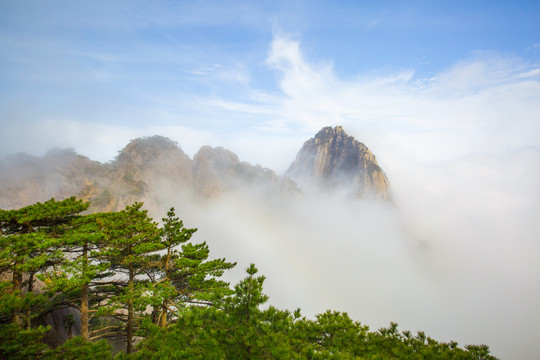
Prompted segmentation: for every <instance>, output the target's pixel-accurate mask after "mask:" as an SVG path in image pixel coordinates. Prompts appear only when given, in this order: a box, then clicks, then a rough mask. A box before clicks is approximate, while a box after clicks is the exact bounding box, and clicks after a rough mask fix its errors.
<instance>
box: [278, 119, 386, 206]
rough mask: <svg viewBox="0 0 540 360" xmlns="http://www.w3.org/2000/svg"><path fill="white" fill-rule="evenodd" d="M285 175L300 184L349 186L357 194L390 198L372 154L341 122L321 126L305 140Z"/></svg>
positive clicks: (325, 186)
mask: <svg viewBox="0 0 540 360" xmlns="http://www.w3.org/2000/svg"><path fill="white" fill-rule="evenodd" d="M285 175H286V176H289V177H290V178H291V179H293V180H295V181H298V182H299V183H300V184H302V183H304V184H305V183H312V184H315V185H317V186H318V187H320V188H323V189H336V188H351V189H352V191H353V192H354V194H355V195H356V196H358V197H362V198H366V197H376V198H381V199H390V188H389V183H388V179H387V178H386V175H385V174H384V172H383V170H382V169H381V168H380V167H379V165H378V164H377V160H376V158H375V155H373V154H372V153H371V151H369V149H368V148H367V147H366V146H365V145H364V144H362V143H361V142H359V141H358V140H356V139H355V138H354V137H352V136H349V135H347V133H345V131H344V130H343V128H342V127H341V126H336V127H335V128H332V127H325V128H323V129H322V130H320V131H319V132H318V133H317V134H316V135H315V137H314V138H312V139H309V140H308V141H306V142H305V143H304V146H302V148H301V149H300V151H299V152H298V154H297V156H296V160H295V161H294V162H293V163H292V164H291V166H290V167H289V169H288V170H287V172H286V173H285Z"/></svg>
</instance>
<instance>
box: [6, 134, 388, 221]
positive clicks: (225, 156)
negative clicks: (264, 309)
mask: <svg viewBox="0 0 540 360" xmlns="http://www.w3.org/2000/svg"><path fill="white" fill-rule="evenodd" d="M329 129H332V128H330V127H327V128H323V129H322V130H321V131H320V132H319V133H318V135H316V136H315V138H314V139H319V140H320V141H319V143H320V144H323V145H324V144H326V143H327V142H328V141H327V140H328V139H325V138H322V137H321V136H319V134H321V132H323V133H327V132H329V131H330V130H329ZM336 129H339V139H341V140H340V141H341V142H342V140H345V143H343V144H345V145H346V146H345V145H344V146H342V145H343V144H341V145H340V141H333V142H332V141H330V144H333V145H334V148H332V146H330V145H326V148H328V149H332V151H330V153H328V151H327V153H326V155H327V156H328V158H321V157H320V156H319V160H318V161H319V162H320V163H321V164H323V163H325V162H328V163H332V162H335V159H339V158H343V156H345V158H348V157H351V156H352V157H354V154H355V153H354V151H352V152H351V151H349V150H351V149H353V148H354V146H352V145H351V144H353V145H354V144H356V143H354V142H352V143H351V144H349V142H351V141H350V139H349V138H352V137H349V136H348V135H347V134H346V133H345V132H344V130H343V128H341V127H336V128H334V130H332V131H334V132H335V130H336ZM352 139H354V138H352ZM312 140H313V139H310V140H308V141H307V142H306V143H305V144H304V147H305V146H306V144H308V143H309V142H310V141H312ZM354 141H356V140H354ZM320 144H319V145H320ZM362 145H363V144H362ZM351 146H352V147H351ZM363 146H364V147H365V145H363ZM304 147H302V149H301V150H300V152H299V153H298V155H297V158H296V160H295V161H294V162H293V164H291V167H293V165H294V164H296V165H298V161H299V159H301V158H302V156H301V154H302V151H303V149H304ZM347 149H348V150H347ZM344 150H345V155H343V151H344ZM366 150H367V147H365V150H364V151H363V153H362V154H364V157H366V156H367V155H366V154H368V155H369V154H371V152H369V150H367V151H366ZM347 151H348V152H347ZM304 152H305V151H304ZM367 157H368V158H369V159H368V160H369V161H368V162H366V163H365V164H368V165H366V166H371V167H376V169H375V170H377V171H379V170H380V171H379V173H378V174H379V175H378V176H382V178H383V180H384V181H386V182H387V179H386V176H385V175H384V172H382V170H381V169H380V168H379V167H378V165H377V164H376V160H375V158H374V156H373V154H371V155H369V156H367ZM371 157H372V158H371ZM357 163H358V161H356V160H354V159H352V161H348V162H343V164H341V165H342V166H344V167H346V166H347V164H348V165H351V166H356V165H355V164H357ZM365 164H364V165H365ZM307 166H309V164H308V165H307ZM364 167H365V166H364ZM290 169H291V168H289V170H290ZM321 169H323V170H324V167H321ZM0 170H1V171H0V207H1V208H17V207H21V206H25V205H28V204H31V203H34V202H36V201H45V200H47V199H49V198H51V197H55V198H65V197H68V196H72V195H76V196H78V197H80V198H82V199H84V200H87V201H90V203H91V206H92V210H93V211H114V210H119V209H121V208H123V207H125V206H126V205H127V204H130V203H132V202H134V201H145V202H148V201H150V202H154V203H155V202H158V203H159V202H160V201H161V200H159V199H158V198H159V196H156V194H157V192H158V191H160V190H162V189H166V191H168V192H170V193H171V194H181V195H183V196H186V197H187V198H189V199H190V201H195V202H200V201H203V202H204V201H208V200H211V199H215V198H219V197H220V196H221V195H222V194H224V193H226V192H231V191H239V190H245V189H256V190H257V191H259V192H260V190H262V193H264V194H267V195H270V196H272V197H274V198H283V199H288V198H291V197H302V196H303V192H302V190H301V189H300V188H299V187H298V185H297V183H296V182H295V181H293V179H292V177H290V176H289V175H288V174H287V173H286V174H284V175H278V174H276V173H275V172H274V171H273V170H271V169H268V168H264V167H262V166H260V165H252V164H249V163H247V162H243V161H241V160H240V159H239V157H238V155H237V154H235V153H233V152H231V151H229V150H227V149H224V148H222V147H211V146H208V145H205V146H202V147H201V148H200V150H199V151H198V152H197V153H196V154H195V155H194V156H193V158H190V157H189V156H188V155H187V154H185V153H184V151H183V150H182V148H181V147H180V146H179V144H178V143H177V142H175V141H173V140H171V139H169V138H166V137H164V136H160V135H154V136H150V137H143V138H137V139H135V140H132V141H130V142H129V143H128V144H127V145H126V146H125V147H124V148H123V149H122V150H121V151H119V154H118V155H117V156H116V158H115V159H114V160H113V161H110V162H107V163H99V162H97V161H94V160H91V159H90V158H88V157H86V156H83V155H80V154H77V153H76V152H75V150H73V149H54V150H51V151H49V152H47V153H46V154H45V155H44V156H43V157H41V158H40V157H34V156H31V155H27V154H15V155H12V156H8V157H7V158H5V159H3V160H0ZM323 170H321V171H323ZM349 170H350V169H349ZM350 171H352V172H353V173H355V174H357V175H358V174H360V173H359V172H358V171H356V170H354V169H352V170H350ZM355 171H356V172H355ZM323 172H324V171H323ZM343 173H347V172H346V171H345V172H343ZM335 174H336V172H335V171H329V172H328V174H323V175H328V176H326V179H327V180H331V181H330V182H333V185H334V188H335V187H338V186H339V185H340V184H341V183H340V181H339V180H338V179H337V178H336V177H335V176H334V175H335ZM369 174H371V175H373V174H377V172H376V171H375V172H373V171H372V172H370V173H369ZM381 174H382V175H381ZM315 175H316V176H314V177H313V179H314V180H316V181H319V180H320V178H321V176H319V175H321V174H315ZM371 175H370V176H371ZM332 176H333V177H332ZM358 176H360V175H358ZM372 177H373V176H372ZM304 180H305V179H304ZM363 181H364V180H363ZM365 182H366V183H367V184H374V183H376V182H374V181H372V179H371V180H370V179H368V180H365ZM386 182H384V184H386ZM341 185H342V184H341ZM370 189H371V190H373V189H375V190H377V188H373V189H372V188H370ZM163 191H165V190H163ZM385 191H386V192H388V190H387V188H386V187H385V188H384V189H383V190H382V191H380V192H381V193H382V194H386V193H384V192H385ZM366 194H367V192H366ZM357 195H359V196H358V197H362V195H365V194H364V193H358V194H357ZM161 197H163V196H161ZM166 197H167V196H165V198H166ZM379 197H380V198H383V199H385V198H388V196H386V195H384V196H379Z"/></svg>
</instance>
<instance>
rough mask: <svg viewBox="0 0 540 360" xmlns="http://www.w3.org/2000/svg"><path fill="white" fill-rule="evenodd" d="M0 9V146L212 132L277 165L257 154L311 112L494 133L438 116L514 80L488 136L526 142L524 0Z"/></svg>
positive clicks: (100, 143) (377, 138) (359, 122)
mask: <svg viewBox="0 0 540 360" xmlns="http://www.w3.org/2000/svg"><path fill="white" fill-rule="evenodd" d="M0 10H1V11H0V94H1V99H0V105H1V106H0V108H1V109H0V119H1V127H2V130H3V131H2V135H0V137H1V139H0V140H2V141H1V144H2V145H0V155H1V156H5V155H6V154H8V153H13V152H18V151H27V152H30V153H34V154H36V155H37V154H42V153H43V152H45V151H46V150H47V149H48V148H51V147H64V146H71V147H74V148H75V149H77V150H78V151H79V152H82V153H83V154H85V155H88V156H90V157H92V158H94V159H97V160H100V161H108V160H111V159H112V158H113V157H114V156H115V154H116V151H118V150H119V149H120V148H121V147H122V146H123V145H124V144H125V143H126V142H127V141H129V139H132V138H134V137H138V136H145V135H152V134H153V133H159V132H161V133H162V134H164V135H169V136H170V137H171V138H173V139H174V140H176V141H178V142H179V144H180V145H181V146H182V147H183V148H184V149H185V151H186V152H188V153H189V154H191V155H192V154H193V153H194V152H196V151H197V149H198V147H199V146H200V145H203V144H205V143H210V144H211V145H214V146H217V145H223V146H226V147H228V148H231V150H233V151H236V152H238V153H239V155H240V156H241V158H245V159H246V160H248V161H250V162H256V163H261V164H262V165H264V166H268V167H274V168H277V170H278V171H283V170H284V168H285V167H286V165H287V164H286V163H285V161H284V160H281V161H282V162H279V161H278V160H273V159H272V157H271V155H272V154H271V152H273V153H277V155H278V156H275V158H279V159H284V158H286V157H289V158H292V157H293V156H294V153H295V151H296V149H297V148H298V147H299V146H300V145H301V143H302V141H304V140H305V139H307V138H309V137H310V136H312V135H313V133H314V132H316V131H317V130H318V129H319V128H320V127H322V126H324V125H336V124H343V125H344V126H345V128H346V129H348V130H349V132H351V133H352V134H353V135H356V136H357V137H359V138H360V140H362V141H364V142H366V143H367V144H368V146H369V145H370V143H372V144H373V145H372V146H375V147H376V148H380V151H381V152H384V151H386V148H385V147H384V144H388V143H392V144H398V143H400V141H397V140H395V139H396V138H397V137H399V138H401V139H403V140H402V142H403V143H404V144H399V146H405V147H407V145H406V144H405V143H406V142H414V141H417V140H418V139H417V138H418V137H421V134H424V133H425V132H426V131H430V132H433V131H437V132H438V133H441V134H442V133H444V132H448V131H454V132H455V131H465V132H466V133H465V134H459V135H460V136H461V135H464V136H472V137H474V136H476V134H471V132H470V131H471V128H475V129H476V130H478V128H479V127H481V126H487V128H488V129H487V131H488V132H497V131H499V130H500V131H502V132H507V129H504V127H505V126H506V125H504V124H502V125H501V124H498V123H494V124H493V127H490V126H489V125H486V124H485V120H484V119H480V116H477V117H476V118H475V119H470V120H469V122H470V124H471V125H469V126H467V125H455V126H454V125H449V122H451V120H450V119H447V120H444V119H442V118H445V117H446V115H447V114H445V113H447V112H448V109H454V108H456V107H457V108H460V105H459V104H456V102H457V103H459V102H460V101H461V103H462V104H463V103H470V102H471V101H474V102H476V103H475V104H474V105H469V107H468V108H466V109H463V110H462V111H463V112H468V113H469V114H471V113H472V112H478V110H477V108H481V107H482V106H485V104H486V102H487V101H488V100H487V99H484V100H483V101H484V102H482V100H479V99H478V97H481V95H482V94H483V95H484V96H488V97H489V96H490V95H486V94H487V93H489V92H490V91H492V92H495V93H496V92H499V93H500V92H505V91H511V92H514V89H512V90H510V88H509V86H515V85H518V86H520V87H521V88H523V87H525V86H527V84H528V85H529V87H531V86H532V87H533V89H532V91H533V93H530V94H529V95H528V96H529V97H530V98H529V99H523V97H519V98H518V99H516V100H515V101H517V102H521V101H525V102H526V104H525V106H526V107H528V109H527V111H528V113H527V114H519V117H520V119H521V120H520V121H521V122H520V123H519V124H518V125H517V126H518V127H519V131H520V133H519V134H517V135H515V136H516V138H514V139H512V140H508V141H506V143H507V144H506V145H505V146H506V147H505V148H501V149H500V150H508V149H514V148H517V147H520V146H534V145H536V144H537V143H538V137H536V136H531V130H532V131H536V130H538V127H537V126H536V125H535V124H531V123H530V122H533V120H532V118H537V117H538V106H535V105H534V97H535V96H538V81H539V76H538V75H539V74H538V69H539V68H540V65H539V64H540V35H539V34H540V25H539V24H538V23H539V22H538V21H536V20H537V19H538V17H539V15H540V5H539V3H538V2H533V1H531V2H526V1H524V2H502V1H500V2H497V1H495V2H494V1H490V2H487V1H458V2H433V1H413V2H411V1H385V2H371V3H360V4H359V3H358V2H355V1H350V2H347V1H342V2H329V1H328V2H324V1H268V2H264V1H260V2H247V1H231V2H227V1H223V2H217V1H216V2H212V1H170V2H167V1H153V2H145V1H113V2H109V1H92V2H86V1H75V2H72V1H17V2H8V1H3V2H1V3H0ZM527 73H530V76H528V77H524V74H527ZM520 76H521V77H520ZM441 79H443V80H442V81H441ZM467 79H469V80H467ZM530 82H532V84H531V83H530ZM524 84H525V85H524ZM375 88H376V89H375ZM330 89H331V90H330ZM520 91H523V92H530V91H531V89H530V88H527V89H523V90H520ZM355 93H357V94H358V96H355V95H354V94H355ZM374 94H380V95H381V96H374V98H372V95H374ZM474 96H476V98H474V99H472V98H473V97H474ZM512 96H516V97H517V95H515V94H514V95H512ZM471 99H472V100H471ZM392 100H396V101H395V103H393V101H392ZM491 100H493V98H491ZM495 101H496V99H495ZM510 101H513V99H511V100H510ZM362 103H366V104H365V106H362ZM404 103H410V104H413V103H416V104H417V106H422V107H425V109H426V111H425V113H421V111H419V110H414V109H410V108H409V107H408V106H406V105H404ZM501 106H502V105H501ZM472 107H474V109H472ZM529 107H532V109H529ZM363 108H365V109H363ZM391 109H393V110H391ZM427 109H432V110H427ZM501 111H502V112H511V109H508V106H507V107H506V108H505V109H502V110H501ZM524 111H525V110H523V111H522V112H524ZM497 112H499V111H495V113H497ZM456 115H457V116H461V117H462V118H463V117H464V116H462V114H459V115H458V114H456ZM428 119H429V120H428ZM456 121H457V122H458V123H460V122H463V121H464V120H463V119H456ZM490 121H493V120H492V119H491V120H490ZM534 121H536V120H534ZM426 122H428V123H429V125H428V124H426ZM536 122H538V121H536ZM507 125H508V124H507ZM456 126H457V127H460V126H461V127H460V129H458V130H456ZM497 126H499V127H501V126H502V127H503V129H499V130H497V129H496V127H497ZM464 127H469V128H468V129H464ZM531 127H532V128H531ZM449 128H451V129H449ZM514 130H515V129H514ZM511 132H512V131H511ZM521 132H523V134H522V133H521ZM404 133H406V134H407V135H408V136H410V137H408V136H403V135H404ZM492 135H493V134H492ZM521 135H524V137H521ZM441 136H442V137H444V138H446V137H445V136H444V135H441ZM493 136H495V137H496V135H493ZM493 136H492V137H493ZM518 138H519V139H518ZM482 139H483V140H485V136H484V137H482ZM491 140H492V141H495V140H494V139H491ZM471 141H474V140H473V139H471ZM437 142H438V141H437ZM254 144H257V145H258V146H260V151H259V154H258V155H259V156H258V157H257V156H255V153H257V152H255V153H254V151H252V148H251V146H252V145H254ZM276 144H277V145H278V146H276ZM379 145H380V146H379ZM432 145H433V144H430V143H429V140H427V143H426V144H423V145H422V146H420V148H413V149H411V154H414V155H413V156H420V157H422V156H421V155H420V154H421V153H426V151H424V150H423V149H425V148H427V147H430V146H432ZM453 145H455V144H453ZM487 145H488V144H482V146H487ZM454 147H455V146H454ZM465 148H466V149H465V150H464V152H474V151H481V149H480V148H475V147H474V146H473V147H470V146H467V145H465ZM271 149H273V150H272V151H271ZM276 149H277V150H276ZM399 152H401V149H400V150H399ZM433 153H434V154H438V155H436V156H435V158H437V159H438V158H441V159H442V158H452V157H454V156H458V155H462V154H461V153H459V154H454V153H452V152H451V151H448V150H447V149H445V148H443V147H441V148H440V149H435V150H434V152H433ZM427 160H431V159H427Z"/></svg>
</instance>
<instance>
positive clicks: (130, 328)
mask: <svg viewBox="0 0 540 360" xmlns="http://www.w3.org/2000/svg"><path fill="white" fill-rule="evenodd" d="M133 280H134V274H133V270H131V269H130V271H129V282H128V304H127V305H128V317H127V328H126V340H127V343H126V353H128V354H131V353H132V352H133V317H134V316H133V315H134V314H133V292H134V289H133V288H134V286H133V285H134V284H133Z"/></svg>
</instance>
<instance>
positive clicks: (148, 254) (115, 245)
mask: <svg viewBox="0 0 540 360" xmlns="http://www.w3.org/2000/svg"><path fill="white" fill-rule="evenodd" d="M142 205H143V204H142V203H134V204H133V205H130V206H127V207H126V208H125V209H124V210H122V211H119V212H117V213H112V215H111V216H109V217H105V218H103V221H102V224H101V226H102V231H103V233H104V234H105V237H106V240H107V242H108V247H107V248H106V249H104V250H103V251H102V252H101V255H100V257H101V259H102V260H103V261H105V262H107V263H109V264H110V270H112V271H114V272H115V273H116V275H115V277H114V278H112V279H111V280H110V281H108V284H109V285H110V286H111V287H112V288H114V295H113V296H112V297H111V298H110V299H109V300H108V302H107V303H106V306H104V308H107V309H109V310H110V311H114V314H113V316H114V317H115V318H116V319H118V320H120V321H122V322H123V323H125V329H123V331H124V332H125V339H126V352H127V353H128V354H129V353H132V352H133V339H134V335H135V331H136V329H137V328H138V325H139V324H140V322H141V320H142V317H143V313H144V312H145V310H146V308H147V306H148V305H150V304H151V303H152V302H153V301H152V297H151V290H152V289H151V287H150V286H149V279H150V272H151V271H152V268H153V267H154V266H155V265H154V262H155V256H154V254H155V252H156V251H158V250H162V249H163V248H164V245H163V244H162V242H161V231H160V229H159V228H158V225H157V223H155V222H153V221H152V219H151V218H150V217H148V214H147V211H146V210H142Z"/></svg>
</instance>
